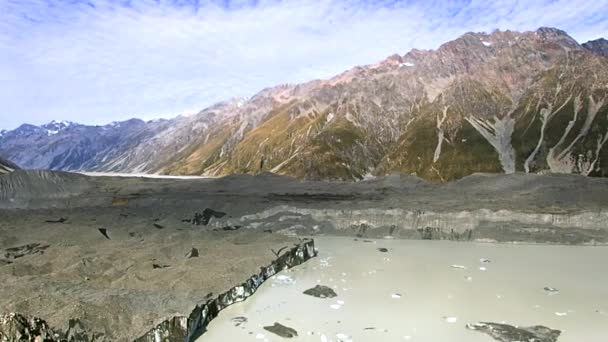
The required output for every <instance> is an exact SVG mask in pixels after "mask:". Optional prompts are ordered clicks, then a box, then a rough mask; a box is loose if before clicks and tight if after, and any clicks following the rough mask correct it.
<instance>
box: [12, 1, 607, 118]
mask: <svg viewBox="0 0 608 342" xmlns="http://www.w3.org/2000/svg"><path fill="white" fill-rule="evenodd" d="M70 2H72V1H70ZM70 2H68V1H59V0H54V1H52V0H0V103H1V104H2V108H1V109H0V127H3V128H12V127H15V126H16V125H18V124H20V123H22V122H32V123H36V124H39V123H43V122H47V121H50V120H51V119H67V120H72V121H79V122H85V123H106V122H110V121H114V120H121V119H125V118H128V117H132V116H137V117H142V118H145V119H147V118H152V117H157V116H173V115H175V114H177V113H181V112H184V111H191V110H192V108H201V109H202V108H203V107H205V106H207V105H210V104H212V103H214V102H217V101H220V100H224V99H227V98H230V97H234V96H250V95H253V94H254V93H256V92H257V91H259V90H261V89H262V88H264V87H267V86H272V85H275V84H280V83H294V82H303V81H307V80H311V79H315V78H327V77H330V76H332V75H334V74H337V73H340V72H342V71H344V70H346V69H348V68H350V67H352V66H354V65H360V64H369V63H375V62H377V61H379V60H381V59H383V58H385V57H386V56H388V55H391V54H393V53H400V54H403V53H406V52H407V51H408V50H410V49H411V48H414V47H416V48H436V47H437V46H438V45H439V44H441V43H443V42H445V41H448V40H451V39H454V38H456V37H458V36H459V35H461V34H463V33H464V32H467V31H491V30H493V29H495V28H501V29H515V30H534V29H536V28H538V27H539V26H554V27H559V28H562V29H564V30H566V31H567V32H569V33H570V34H571V35H573V36H574V37H575V38H576V39H578V40H579V41H585V40H588V39H594V38H597V37H599V36H601V35H602V34H604V33H605V32H608V20H607V15H606V14H605V13H608V0H596V1H572V0H570V1H565V0H555V1H549V0H547V1H533V0H532V1H517V0H499V1H492V2H489V1H485V0H470V1H457V0H448V1H437V0H435V1H432V0H431V1H423V0H420V1H407V2H389V1H380V2H378V1H375V2H374V4H366V3H365V2H364V1H354V0H343V1H338V0H316V1H313V0H311V1H286V0H284V1H279V0H259V1H243V0H241V1H239V2H234V1H233V2H232V3H231V4H230V5H229V6H227V7H226V6H222V3H223V1H219V2H217V3H218V4H215V3H213V2H206V1H203V0H199V1H194V0H190V1H171V2H170V1H162V0H161V1H152V0H142V1H138V0H131V1H130V2H129V3H130V5H129V6H126V5H121V4H120V3H119V2H118V1H113V0H90V1H88V2H87V1H78V2H76V3H71V4H70ZM121 2H122V3H125V1H121ZM127 2H128V1H127ZM194 3H198V5H194Z"/></svg>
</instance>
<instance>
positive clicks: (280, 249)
mask: <svg viewBox="0 0 608 342" xmlns="http://www.w3.org/2000/svg"><path fill="white" fill-rule="evenodd" d="M286 248H287V246H283V247H281V248H279V250H278V251H275V250H274V249H272V248H271V249H270V251H271V252H272V254H274V256H276V257H277V258H278V257H279V255H281V252H282V251H283V250H285V249H286Z"/></svg>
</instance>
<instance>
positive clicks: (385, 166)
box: [166, 28, 608, 181]
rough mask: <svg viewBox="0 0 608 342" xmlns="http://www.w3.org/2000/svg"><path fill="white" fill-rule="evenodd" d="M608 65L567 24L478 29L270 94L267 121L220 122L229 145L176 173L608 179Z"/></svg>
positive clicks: (177, 167) (172, 168)
mask: <svg viewBox="0 0 608 342" xmlns="http://www.w3.org/2000/svg"><path fill="white" fill-rule="evenodd" d="M607 63H608V62H607V60H606V58H603V57H599V56H596V55H593V54H591V53H590V52H589V51H587V50H586V49H584V48H583V47H581V46H580V45H579V44H578V43H577V42H576V41H575V40H574V39H572V38H571V37H569V36H568V35H567V34H566V33H565V32H563V31H560V30H557V29H551V28H541V29H539V30H538V31H535V32H525V33H518V32H511V31H506V32H501V31H495V32H493V33H492V34H483V33H468V34H465V35H464V36H463V37H461V38H459V39H457V40H455V41H453V42H449V43H446V44H444V45H443V46H441V47H440V48H439V49H438V50H436V51H420V50H413V51H411V52H410V53H408V54H406V55H404V56H399V55H394V56H391V57H389V58H387V59H386V60H384V61H382V62H380V63H378V64H375V65H370V66H365V67H356V68H354V69H352V70H349V71H347V72H345V73H343V74H341V75H338V76H336V77H334V78H332V79H330V80H327V81H314V82H310V83H307V84H304V85H299V86H281V87H277V88H273V89H269V90H266V91H265V92H263V93H262V94H265V95H271V97H272V100H273V102H274V105H273V106H272V107H271V110H270V111H269V113H268V114H267V115H266V116H265V117H264V119H263V120H262V121H260V122H259V124H258V125H257V126H252V125H239V123H238V122H232V123H230V124H229V125H227V126H224V127H215V128H214V130H215V132H217V133H215V135H214V136H216V137H220V139H219V141H216V142H215V143H214V144H213V145H209V144H205V143H204V142H200V143H199V144H198V147H195V148H193V150H192V151H201V150H202V149H205V150H206V152H207V153H204V154H198V153H197V152H194V154H196V155H197V158H192V154H190V155H189V154H188V153H189V152H190V151H187V152H186V153H185V154H184V155H180V156H177V157H176V158H175V159H174V160H175V161H174V162H172V163H171V164H170V165H169V166H168V167H167V169H166V171H167V172H171V173H206V174H212V175H225V174H231V173H259V172H265V171H273V172H277V173H280V174H287V175H292V176H296V177H299V178H312V179H343V180H352V179H361V178H363V177H364V176H365V175H367V174H377V175H382V174H387V173H390V172H393V171H401V172H406V173H412V174H416V175H418V176H421V177H424V178H426V179H431V180H443V181H447V180H452V179H455V178H460V177H463V176H466V175H468V174H471V173H473V172H480V171H481V172H507V173H512V172H515V171H526V172H544V171H552V172H566V173H580V174H585V175H606V171H604V170H605V169H606V166H607V165H606V162H607V160H608V156H604V155H605V154H606V153H607V152H606V149H604V148H603V146H604V144H605V140H606V136H607V135H608V133H607V132H606V128H607V127H608V125H607V122H606V119H607V118H606V114H607V113H608V107H607V106H605V104H606V103H605V100H604V98H605V97H606V94H607V85H606V83H605V80H606V74H607V71H608V64H607ZM259 96H261V95H259ZM254 99H255V98H254ZM243 117H246V115H244V116H243ZM241 123H242V121H241ZM236 127H240V128H241V130H240V131H238V134H235V133H236V132H237V131H236V130H235V128H236ZM243 127H245V128H244V129H242V128H243ZM243 132H244V133H243ZM228 137H229V138H228ZM228 139H231V140H230V143H229V144H221V143H220V144H218V142H221V141H227V140H228ZM235 141H236V142H238V143H236V144H235ZM212 146H215V147H214V148H212ZM210 150H214V151H216V152H217V151H220V153H209V151H210ZM201 155H202V157H201Z"/></svg>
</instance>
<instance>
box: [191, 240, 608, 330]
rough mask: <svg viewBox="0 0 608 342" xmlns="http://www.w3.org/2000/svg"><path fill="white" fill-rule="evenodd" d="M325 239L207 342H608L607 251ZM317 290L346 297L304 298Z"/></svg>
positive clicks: (222, 320) (215, 324)
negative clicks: (538, 334) (551, 341)
mask: <svg viewBox="0 0 608 342" xmlns="http://www.w3.org/2000/svg"><path fill="white" fill-rule="evenodd" d="M315 240H316V245H317V247H318V249H319V257H317V258H315V259H312V260H310V261H308V262H307V263H305V264H304V265H302V266H299V267H297V268H295V269H293V270H290V271H286V272H285V271H284V272H281V273H280V274H279V275H277V276H275V278H274V279H272V280H269V281H267V282H266V283H265V284H264V285H263V286H262V287H261V288H260V289H259V290H258V292H257V293H256V294H255V295H254V296H253V297H251V298H250V299H248V300H246V301H244V302H242V303H238V304H235V305H233V306H231V307H229V308H227V309H226V310H224V311H223V312H221V314H220V315H219V317H218V318H216V319H215V320H214V321H212V322H211V324H210V326H209V327H208V331H207V332H206V333H205V334H204V335H202V337H201V338H200V339H199V340H198V341H199V342H215V341H218V342H219V341H222V342H224V341H256V340H261V341H282V340H284V339H283V338H281V337H279V336H276V335H273V334H272V333H270V332H268V331H265V330H264V329H263V326H268V325H272V324H273V323H274V322H279V323H281V324H283V325H285V326H288V327H291V328H294V329H296V330H297V331H298V337H295V338H292V339H291V340H295V341H348V340H352V341H405V340H410V341H428V342H431V341H433V342H437V341H440V342H450V341H455V342H460V341H463V342H464V341H466V342H477V341H479V342H484V341H485V342H491V341H493V339H492V338H491V337H489V336H487V335H485V334H482V333H480V332H476V331H471V330H468V329H466V328H465V325H466V324H467V323H476V322H480V321H488V322H497V323H500V322H506V323H508V324H512V325H518V326H531V325H545V326H547V327H550V328H552V329H559V330H561V331H562V335H561V336H560V338H559V340H558V341H559V342H581V341H585V342H606V341H608V248H606V247H570V246H541V245H497V244H476V243H454V242H446V241H405V240H374V242H363V241H362V240H361V239H360V240H359V241H354V240H353V239H352V238H340V237H321V238H316V239H315ZM382 247H384V248H387V249H388V252H386V253H382V252H380V251H379V250H378V248H382ZM480 259H488V260H489V261H490V262H487V260H486V262H483V261H482V260H480ZM461 266H464V267H465V269H463V268H460V267H461ZM285 276H288V277H285ZM290 279H291V280H292V281H290ZM317 284H321V285H326V286H330V287H332V288H333V289H334V290H335V292H336V293H337V294H338V297H336V298H333V299H320V298H315V297H311V296H307V295H304V294H302V292H303V291H304V290H306V289H309V288H312V287H314V286H315V285H317ZM545 287H553V288H555V289H557V290H559V292H557V293H555V292H548V291H546V290H544V288H545ZM235 317H245V318H247V322H245V323H242V324H240V325H239V326H235V325H236V324H235V321H234V320H233V318H235Z"/></svg>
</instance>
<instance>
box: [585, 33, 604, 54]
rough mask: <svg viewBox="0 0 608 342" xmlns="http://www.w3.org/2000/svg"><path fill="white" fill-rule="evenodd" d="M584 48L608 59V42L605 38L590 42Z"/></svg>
mask: <svg viewBox="0 0 608 342" xmlns="http://www.w3.org/2000/svg"><path fill="white" fill-rule="evenodd" d="M583 47H584V48H585V49H587V50H589V51H591V52H593V53H595V54H596V55H599V56H604V57H608V40H606V39H604V38H600V39H596V40H590V41H588V42H586V43H584V44H583Z"/></svg>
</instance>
